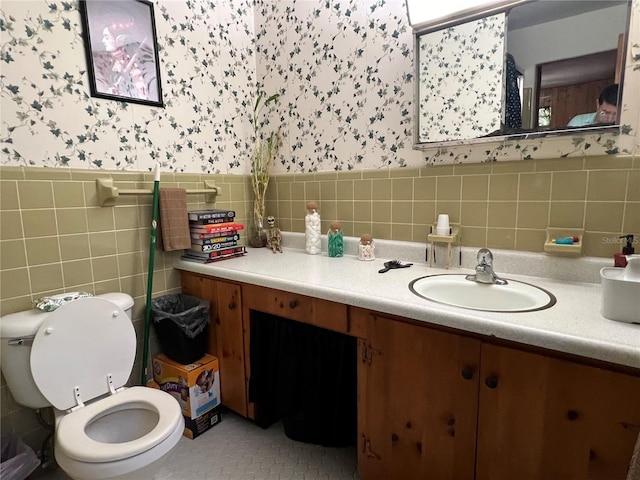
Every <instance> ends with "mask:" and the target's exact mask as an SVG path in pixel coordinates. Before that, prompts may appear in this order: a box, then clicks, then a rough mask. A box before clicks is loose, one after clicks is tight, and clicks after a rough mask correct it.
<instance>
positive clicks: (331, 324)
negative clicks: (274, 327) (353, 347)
mask: <svg viewBox="0 0 640 480" xmlns="http://www.w3.org/2000/svg"><path fill="white" fill-rule="evenodd" d="M244 305H245V307H246V308H248V309H250V310H257V311H260V312H265V313H271V314H273V315H278V316H279V317H282V318H287V319H289V320H296V321H298V322H303V323H308V324H310V325H315V326H317V327H322V328H327V329H329V330H334V331H337V332H342V333H346V331H347V307H346V305H343V304H339V303H335V302H330V301H328V300H321V299H318V298H312V297H307V296H305V295H299V294H297V293H290V292H283V291H281V290H274V289H271V288H265V287H258V286H255V285H245V287H244Z"/></svg>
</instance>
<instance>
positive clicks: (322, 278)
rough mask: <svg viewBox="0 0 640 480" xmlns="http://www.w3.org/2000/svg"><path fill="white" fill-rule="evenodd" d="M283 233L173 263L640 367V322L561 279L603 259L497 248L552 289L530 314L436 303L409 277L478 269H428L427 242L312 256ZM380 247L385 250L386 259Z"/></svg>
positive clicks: (591, 275)
mask: <svg viewBox="0 0 640 480" xmlns="http://www.w3.org/2000/svg"><path fill="white" fill-rule="evenodd" d="M283 237H284V239H283V246H284V247H283V249H284V253H276V254H274V253H272V252H271V250H269V249H267V248H258V249H254V248H247V254H246V255H245V256H243V257H238V258H233V259H229V260H224V261H220V262H214V263H210V264H200V263H195V262H189V261H184V260H178V261H176V263H175V264H174V267H175V268H178V269H180V270H186V271H191V272H196V273H201V274H204V275H210V276H213V277H217V278H222V279H228V280H235V281H238V282H244V283H249V284H254V285H259V286H264V287H269V288H275V289H278V290H284V291H288V292H293V293H299V294H302V295H308V296H311V297H316V298H321V299H325V300H331V301H334V302H339V303H344V304H347V305H353V306H358V307H364V308H368V309H372V310H376V311H379V312H382V313H389V314H393V315H398V316H401V317H406V318H411V319H414V320H420V321H425V322H428V323H431V324H435V325H443V326H447V327H451V328H456V329H460V330H465V331H468V332H474V333H478V334H483V335H490V336H494V337H497V338H501V339H505V340H511V341H515V342H520V343H524V344H528V345H534V346H537V347H543V348H547V349H551V350H556V351H559V352H566V353H570V354H574V355H579V356H583V357H587V358H593V359H597V360H603V361H607V362H611V363H615V364H620V365H626V366H630V367H635V368H640V325H636V324H629V323H622V322H616V321H612V320H608V319H606V318H604V317H603V316H602V315H601V314H600V303H601V287H600V285H599V283H587V282H578V281H568V280H566V279H565V278H563V276H564V277H566V275H567V273H566V271H567V268H566V265H567V264H568V265H574V266H576V268H573V269H571V270H572V271H573V272H574V273H573V275H574V276H575V275H578V274H577V273H575V272H578V273H579V274H580V275H582V276H583V277H584V278H588V279H589V281H592V282H593V281H594V280H593V279H597V278H598V272H599V269H600V268H601V266H604V265H608V263H611V262H606V263H605V261H606V259H563V258H558V257H552V258H550V257H548V256H545V255H544V254H520V253H519V252H510V253H507V252H503V251H493V253H494V267H495V270H496V273H497V274H498V275H499V276H501V277H504V278H507V279H509V278H512V279H514V280H519V281H522V282H526V283H531V284H533V285H536V286H538V287H541V288H544V289H546V290H547V291H549V292H551V293H553V294H554V295H555V297H556V299H557V303H556V304H555V305H554V306H553V307H551V308H548V309H546V310H540V311H533V312H523V313H500V312H484V311H475V310H468V309H464V308H459V307H450V306H447V305H442V304H437V303H433V302H430V301H428V300H425V299H422V298H420V297H418V296H417V295H415V294H413V293H412V292H411V291H410V290H409V287H408V285H409V283H410V282H411V280H413V279H415V278H418V277H422V276H426V275H434V274H438V273H473V271H472V269H470V268H460V267H455V268H454V267H452V268H450V269H448V270H445V269H444V268H441V267H438V268H436V267H429V266H428V263H425V262H424V248H425V245H420V244H411V243H407V242H386V244H385V242H376V257H377V258H376V260H374V261H370V262H365V261H360V260H358V259H357V256H356V255H355V254H353V253H355V251H356V250H355V249H357V242H356V241H355V240H351V239H345V243H346V245H347V249H346V253H347V255H345V256H344V257H340V258H329V257H328V256H327V254H326V247H325V248H324V250H323V252H325V253H323V254H320V255H309V254H307V253H306V252H305V251H304V249H303V248H302V246H303V243H302V240H301V238H303V236H302V237H301V234H294V233H286V232H283ZM354 245H355V247H354ZM379 245H380V246H381V248H378V246H379ZM475 251H477V249H466V248H464V247H463V254H464V257H465V260H464V261H463V262H462V263H463V267H464V266H465V264H474V263H473V261H475V254H474V253H473V252H475ZM349 253H352V254H349ZM381 253H382V254H386V255H388V256H387V257H384V258H381V257H380V254H381ZM457 255H458V249H457V247H456V250H455V256H456V257H457ZM509 255H510V257H511V260H510V262H512V263H513V264H514V265H516V266H520V267H521V268H523V265H524V266H526V268H523V271H527V272H531V271H533V270H535V265H540V264H544V263H545V262H546V260H547V259H549V264H550V265H555V266H556V267H557V265H558V264H560V265H561V266H562V265H565V268H560V271H561V272H562V271H564V275H563V274H562V273H561V272H559V273H558V274H557V276H559V277H560V278H562V279H552V278H543V277H539V276H536V277H533V276H522V275H514V274H511V273H508V270H509V269H511V268H513V267H509V268H507V265H506V263H507V262H506V261H505V262H504V263H505V265H504V269H502V270H501V268H500V258H501V256H502V257H505V258H506V257H507V256H509ZM471 257H474V258H471ZM514 258H515V259H516V261H514V260H513V259H514ZM390 259H398V260H401V261H403V262H414V264H413V266H411V267H410V268H402V269H396V270H390V271H388V272H386V273H384V274H380V273H378V270H380V269H381V268H383V266H384V265H383V264H384V262H385V261H387V260H390ZM470 262H471V263H470ZM566 262H569V263H566ZM571 262H574V263H571ZM456 265H457V263H456ZM583 270H584V273H583ZM505 272H507V273H505ZM536 273H537V272H536Z"/></svg>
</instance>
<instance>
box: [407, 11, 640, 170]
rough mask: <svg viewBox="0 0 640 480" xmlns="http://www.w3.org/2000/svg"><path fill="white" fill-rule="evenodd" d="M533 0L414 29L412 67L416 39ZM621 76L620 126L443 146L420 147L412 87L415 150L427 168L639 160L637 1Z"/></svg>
mask: <svg viewBox="0 0 640 480" xmlns="http://www.w3.org/2000/svg"><path fill="white" fill-rule="evenodd" d="M531 1H536V0H512V1H508V2H503V3H501V4H499V5H497V6H493V7H491V8H487V9H484V10H475V11H472V12H463V14H458V15H455V16H453V17H450V18H448V19H445V20H442V21H438V22H437V23H434V24H429V25H425V24H421V25H417V26H415V27H414V32H413V33H414V34H413V37H414V62H415V65H416V69H417V66H418V65H419V63H418V55H419V49H418V48H417V45H418V38H419V36H420V35H422V34H424V33H429V32H431V31H435V30H439V29H442V28H446V27H450V26H453V25H455V24H459V23H464V22H467V21H470V20H474V19H477V18H481V17H484V16H487V15H492V14H495V13H499V12H503V11H505V10H508V9H510V8H512V7H514V6H517V5H521V4H524V3H529V2H531ZM624 67H625V68H624V75H623V77H622V84H623V90H622V92H623V93H622V99H621V100H620V108H619V110H620V120H619V125H614V126H593V127H585V128H580V129H570V130H553V131H549V132H535V133H528V134H517V135H500V136H495V137H482V138H473V139H465V140H448V141H442V142H432V143H425V142H422V143H421V142H419V141H418V137H419V131H418V125H419V122H418V121H417V118H418V108H419V84H418V77H417V75H416V76H415V84H414V126H413V148H414V150H421V151H423V152H424V154H425V158H426V160H427V163H428V164H447V163H482V162H493V161H498V160H529V159H541V158H566V157H580V156H596V155H624V156H626V155H637V154H638V153H639V151H640V137H639V136H638V135H639V134H638V129H640V0H631V9H630V19H629V31H628V36H627V45H626V52H625V61H624Z"/></svg>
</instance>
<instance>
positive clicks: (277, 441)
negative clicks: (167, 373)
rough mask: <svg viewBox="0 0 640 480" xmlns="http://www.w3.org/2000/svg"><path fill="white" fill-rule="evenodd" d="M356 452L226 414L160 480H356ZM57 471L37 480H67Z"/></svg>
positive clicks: (185, 445)
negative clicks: (313, 442) (292, 437)
mask: <svg viewBox="0 0 640 480" xmlns="http://www.w3.org/2000/svg"><path fill="white" fill-rule="evenodd" d="M359 478H360V477H358V474H357V473H356V450H355V448H326V447H321V446H318V445H311V444H307V443H300V442H295V441H293V440H290V439H289V438H287V437H286V436H285V434H284V432H283V429H282V424H281V423H276V424H275V425H273V426H271V427H270V428H268V429H266V430H263V429H262V428H260V427H257V426H255V425H254V424H253V423H252V422H251V421H249V420H246V419H244V418H242V417H240V416H239V415H236V414H235V413H233V412H230V411H228V410H224V411H223V415H222V422H220V423H219V424H218V425H216V426H215V427H213V428H212V429H211V430H209V431H208V432H205V433H203V434H202V435H201V436H200V437H198V438H196V439H195V440H190V439H188V438H186V437H182V438H181V439H180V441H179V442H178V445H177V446H176V448H175V449H174V450H173V451H172V452H171V453H170V454H169V458H167V461H166V463H165V466H164V468H163V471H162V472H161V474H160V475H159V479H160V480H284V479H291V480H309V479H313V480H315V479H326V480H346V479H350V480H353V479H359ZM68 479H69V477H68V476H67V475H65V474H64V472H62V471H61V470H60V469H58V470H56V471H55V472H53V473H49V474H46V475H44V476H39V477H38V480H68Z"/></svg>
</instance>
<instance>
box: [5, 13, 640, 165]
mask: <svg viewBox="0 0 640 480" xmlns="http://www.w3.org/2000/svg"><path fill="white" fill-rule="evenodd" d="M127 1H130V0H127ZM639 1H640V0H634V6H633V8H634V12H635V13H634V15H635V16H636V17H637V16H640V13H638V2H639ZM152 3H153V5H154V10H155V20H156V33H157V38H158V46H157V47H158V55H159V61H160V80H161V86H162V91H163V97H164V99H163V100H164V103H165V107H164V108H160V107H154V106H148V105H139V104H134V103H125V102H119V101H113V100H106V99H100V98H95V97H92V96H91V95H90V93H89V92H90V89H89V84H88V81H89V78H88V74H87V68H88V67H87V64H86V59H85V46H84V40H83V36H82V26H81V25H82V22H81V18H80V13H79V11H78V3H77V1H75V0H73V1H72V0H67V1H60V0H31V1H22V0H3V1H2V3H1V4H0V45H1V50H0V63H1V65H2V73H1V74H0V107H1V109H2V117H1V127H0V139H1V144H2V145H1V154H0V165H2V166H5V165H6V166H19V165H29V166H39V167H72V168H81V169H83V168H84V169H126V170H139V171H148V170H152V169H153V167H154V165H155V163H156V162H160V164H161V167H162V170H163V171H175V172H203V173H231V174H238V175H245V174H248V173H249V169H250V163H249V161H248V158H249V152H250V148H251V145H252V141H253V139H252V138H251V135H252V132H253V129H252V126H251V124H250V122H251V120H250V119H251V111H252V108H253V104H254V102H255V99H256V98H257V95H258V94H259V92H264V93H266V94H269V95H270V94H272V93H276V92H277V93H280V94H281V97H280V100H279V102H278V104H277V105H276V106H275V108H274V109H273V110H272V111H270V112H269V113H270V115H269V116H268V120H267V123H268V125H267V126H266V127H267V128H278V127H279V128H281V129H282V132H283V137H284V144H283V148H282V149H281V151H280V158H279V161H278V163H277V165H275V167H274V173H276V174H278V173H302V172H316V171H342V170H353V169H379V168H396V167H416V166H421V165H425V164H440V163H462V162H482V161H497V160H503V159H505V160H506V159H514V158H515V159H527V158H554V157H555V158H559V157H563V156H577V155H583V154H585V153H586V154H600V153H612V154H613V153H618V152H622V153H624V152H630V151H635V150H637V149H638V140H637V137H636V135H637V125H638V124H639V123H640V119H639V117H640V116H639V114H638V111H639V110H638V102H639V100H640V99H639V98H638V97H639V96H640V95H639V94H638V93H637V92H639V91H640V89H638V88H637V87H638V84H639V83H640V80H638V78H639V77H640V71H639V70H638V69H637V68H636V69H635V70H633V69H632V68H629V65H628V66H627V72H630V73H628V74H627V75H626V76H625V98H624V100H625V105H624V106H623V113H622V115H623V117H622V118H623V123H625V126H624V128H623V131H624V135H621V136H620V139H618V138H617V137H615V136H613V135H578V136H575V137H571V138H569V137H562V138H557V137H556V138H551V137H549V138H544V139H536V140H521V139H508V140H506V141H494V140H491V141H487V143H482V144H478V145H469V144H466V143H464V142H463V141H454V142H450V143H449V144H447V145H446V146H442V145H438V146H434V145H432V146H428V147H426V148H425V149H424V151H419V150H414V149H413V114H414V104H413V95H414V65H413V57H414V52H413V36H412V31H411V28H410V27H409V26H408V24H407V20H406V11H405V7H404V1H403V0H307V1H301V0H255V1H254V0H153V2H152ZM638 30H640V29H638ZM631 31H632V35H634V37H633V38H632V39H631V40H630V44H632V42H635V43H636V44H637V43H640V39H639V38H638V37H639V36H640V33H639V32H638V31H635V32H634V30H633V28H632V29H631ZM632 59H633V57H631V56H629V59H628V63H629V64H630V63H633V60H632ZM635 64H636V65H637V60H635ZM483 75H484V73H483ZM634 87H635V88H636V89H635V91H634ZM622 137H624V138H622Z"/></svg>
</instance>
